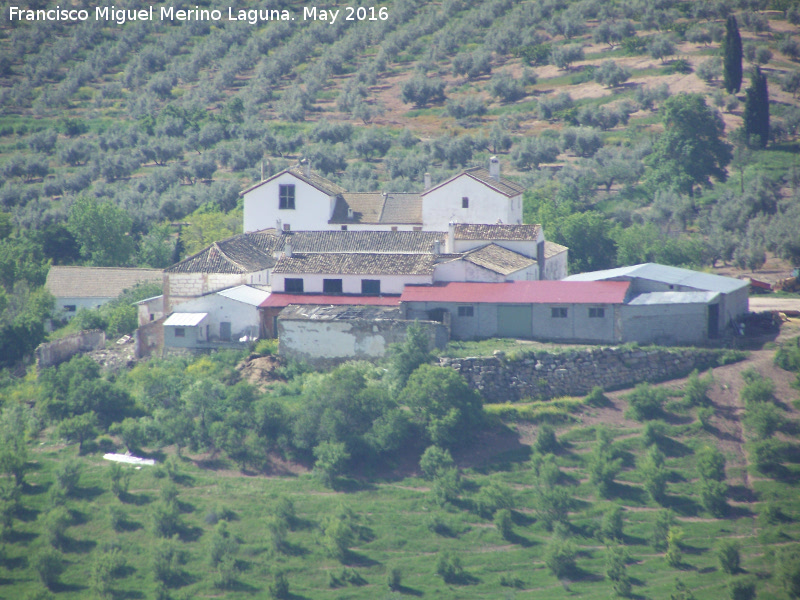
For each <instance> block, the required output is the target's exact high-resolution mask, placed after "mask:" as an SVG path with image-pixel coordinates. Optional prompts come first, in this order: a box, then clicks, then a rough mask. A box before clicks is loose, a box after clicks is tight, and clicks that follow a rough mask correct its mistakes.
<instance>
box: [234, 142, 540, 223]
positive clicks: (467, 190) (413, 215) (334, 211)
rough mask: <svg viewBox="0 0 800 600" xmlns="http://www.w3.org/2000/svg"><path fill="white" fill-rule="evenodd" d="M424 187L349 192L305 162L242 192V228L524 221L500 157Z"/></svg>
mask: <svg viewBox="0 0 800 600" xmlns="http://www.w3.org/2000/svg"><path fill="white" fill-rule="evenodd" d="M424 187H425V189H424V191H422V192H421V193H394V192H392V193H389V192H347V191H346V190H344V189H343V188H342V187H340V186H339V185H337V184H335V183H333V182H332V181H328V180H327V179H325V178H324V177H321V176H319V175H318V174H316V173H314V172H312V171H311V169H310V168H309V166H308V163H307V162H301V164H299V165H296V166H294V167H291V168H289V169H285V170H284V171H281V172H280V173H277V174H276V175H273V176H272V177H270V178H269V179H265V180H264V181H261V182H259V183H257V184H255V185H253V186H251V187H249V188H248V189H246V190H244V191H243V192H241V195H242V197H243V198H244V231H245V233H248V232H252V231H261V230H264V229H269V228H273V227H275V228H277V229H280V230H282V231H325V230H329V231H331V230H339V231H421V230H424V231H445V230H446V229H447V225H448V223H450V222H459V223H505V224H511V225H519V224H521V223H522V193H523V192H524V188H522V186H520V185H519V184H517V183H515V182H513V181H511V180H509V179H504V178H502V177H500V162H499V161H498V159H497V158H496V157H492V158H491V160H490V162H489V169H485V168H483V167H473V168H471V169H467V170H465V171H463V172H462V173H460V174H458V175H456V176H455V177H451V178H450V179H448V180H447V181H445V182H443V183H440V184H438V185H437V186H435V187H432V186H431V183H430V176H428V175H427V174H426V176H425V186H424Z"/></svg>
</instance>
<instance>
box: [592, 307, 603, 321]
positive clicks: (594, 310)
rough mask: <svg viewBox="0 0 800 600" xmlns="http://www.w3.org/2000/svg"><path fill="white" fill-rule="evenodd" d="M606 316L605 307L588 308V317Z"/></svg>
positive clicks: (599, 317) (600, 317) (601, 317)
mask: <svg viewBox="0 0 800 600" xmlns="http://www.w3.org/2000/svg"><path fill="white" fill-rule="evenodd" d="M605 316H606V309H605V308H589V318H590V319H603V318H605Z"/></svg>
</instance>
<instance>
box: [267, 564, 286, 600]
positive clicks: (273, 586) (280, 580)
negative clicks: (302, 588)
mask: <svg viewBox="0 0 800 600" xmlns="http://www.w3.org/2000/svg"><path fill="white" fill-rule="evenodd" d="M269 595H270V597H272V598H276V599H278V600H282V599H283V598H288V597H289V580H288V579H287V578H286V573H284V572H283V571H280V570H276V571H275V572H274V573H273V574H272V583H270V585H269Z"/></svg>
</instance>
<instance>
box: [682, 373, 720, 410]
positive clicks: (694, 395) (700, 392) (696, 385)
mask: <svg viewBox="0 0 800 600" xmlns="http://www.w3.org/2000/svg"><path fill="white" fill-rule="evenodd" d="M712 385H714V378H713V376H712V375H711V373H709V374H708V375H706V376H705V377H703V378H700V374H699V373H698V371H697V369H695V370H694V371H692V372H691V373H690V374H689V378H688V379H687V380H686V386H685V387H684V388H683V400H684V401H685V402H686V404H688V405H689V406H706V405H708V404H709V402H710V400H709V398H708V390H710V389H711V386H712Z"/></svg>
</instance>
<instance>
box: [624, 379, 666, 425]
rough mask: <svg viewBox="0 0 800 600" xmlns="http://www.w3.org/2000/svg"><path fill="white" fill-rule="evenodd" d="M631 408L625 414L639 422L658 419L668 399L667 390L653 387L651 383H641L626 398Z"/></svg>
mask: <svg viewBox="0 0 800 600" xmlns="http://www.w3.org/2000/svg"><path fill="white" fill-rule="evenodd" d="M625 399H626V400H627V401H628V404H629V406H630V408H629V409H628V411H627V412H626V413H625V415H626V416H629V417H631V418H633V419H636V420H637V421H646V420H648V419H657V418H658V417H659V416H661V410H662V407H663V406H664V402H666V399H667V393H666V390H664V389H663V388H657V387H653V386H651V385H650V384H649V383H640V384H639V385H637V386H636V388H635V389H634V390H633V391H632V392H631V393H629V394H627V395H626V396H625Z"/></svg>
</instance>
